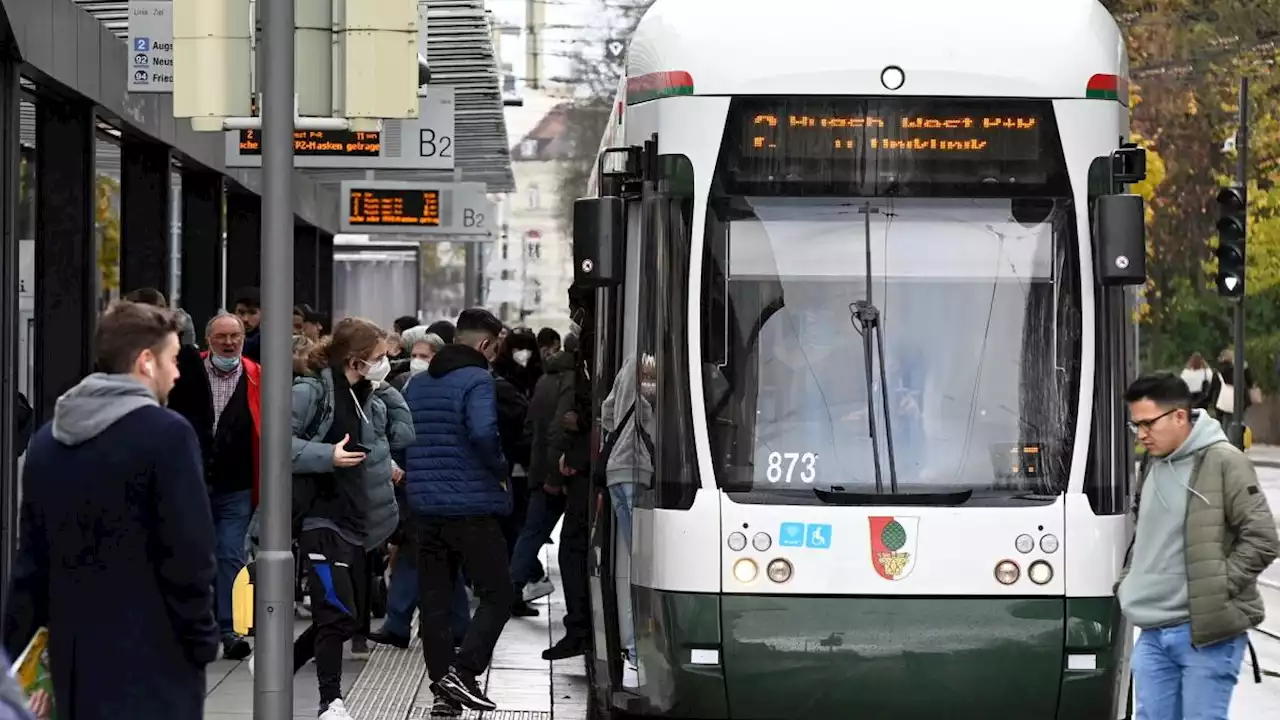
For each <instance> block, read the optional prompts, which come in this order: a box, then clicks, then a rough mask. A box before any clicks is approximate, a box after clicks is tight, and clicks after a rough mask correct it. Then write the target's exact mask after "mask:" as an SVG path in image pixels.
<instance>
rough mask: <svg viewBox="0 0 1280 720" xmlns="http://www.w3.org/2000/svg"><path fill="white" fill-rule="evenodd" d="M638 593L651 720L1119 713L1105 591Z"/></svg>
mask: <svg viewBox="0 0 1280 720" xmlns="http://www.w3.org/2000/svg"><path fill="white" fill-rule="evenodd" d="M634 591H635V602H636V604H635V617H636V621H637V622H636V625H637V641H638V651H639V654H640V660H641V667H642V675H641V682H642V687H641V688H640V692H641V694H642V695H644V696H645V700H646V701H647V702H646V704H647V705H648V707H649V709H650V710H651V711H654V712H655V714H658V715H662V716H666V717H686V718H721V717H730V718H735V719H742V720H756V719H759V720H766V719H767V720H777V719H780V718H788V719H791V718H797V719H798V718H835V717H845V716H847V713H848V712H850V711H854V712H857V713H858V716H859V717H868V718H885V719H886V720H887V719H893V720H901V719H903V718H916V717H920V718H926V717H927V718H937V717H941V716H940V715H939V714H938V713H939V712H940V711H944V710H945V717H948V718H957V719H963V718H982V719H983V720H989V719H990V718H1015V717H1016V718H1019V720H1037V719H1040V718H1043V719H1045V720H1076V719H1077V718H1080V719H1084V718H1088V719H1090V720H1097V719H1100V718H1108V717H1110V718H1114V717H1116V715H1115V710H1114V704H1113V703H1114V698H1115V697H1116V694H1117V693H1116V690H1117V682H1116V676H1117V671H1118V669H1119V667H1120V665H1121V662H1120V661H1121V657H1122V655H1121V652H1122V648H1123V647H1125V646H1124V644H1123V642H1122V637H1123V635H1124V634H1125V630H1124V626H1123V625H1122V624H1121V623H1120V620H1119V616H1118V613H1117V612H1116V610H1115V603H1114V601H1113V600H1112V599H1111V598H1085V599H1063V598H993V597H983V598H910V597H787V596H744V595H724V596H719V595H693V594H682V593H666V592H661V591H655V590H648V589H644V588H635V589H634ZM1069 657H1070V658H1072V662H1071V664H1070V668H1071V669H1068V667H1069V665H1068V658H1069Z"/></svg>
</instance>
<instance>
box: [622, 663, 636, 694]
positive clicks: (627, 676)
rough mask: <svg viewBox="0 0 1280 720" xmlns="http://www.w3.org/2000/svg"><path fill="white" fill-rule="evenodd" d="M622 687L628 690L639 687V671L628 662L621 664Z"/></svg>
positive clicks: (634, 665) (633, 664)
mask: <svg viewBox="0 0 1280 720" xmlns="http://www.w3.org/2000/svg"><path fill="white" fill-rule="evenodd" d="M622 687H624V688H629V689H635V688H638V687H640V669H639V668H637V667H636V664H635V663H633V662H631V661H630V660H625V661H623V663H622Z"/></svg>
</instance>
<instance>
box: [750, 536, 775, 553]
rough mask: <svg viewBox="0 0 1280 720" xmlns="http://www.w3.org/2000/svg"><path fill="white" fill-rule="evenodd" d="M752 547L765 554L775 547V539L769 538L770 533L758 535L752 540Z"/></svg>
mask: <svg viewBox="0 0 1280 720" xmlns="http://www.w3.org/2000/svg"><path fill="white" fill-rule="evenodd" d="M751 547H753V548H755V549H757V550H759V551H760V552H764V551H765V550H768V549H769V548H771V547H773V538H771V537H769V533H756V536H755V537H753V538H751Z"/></svg>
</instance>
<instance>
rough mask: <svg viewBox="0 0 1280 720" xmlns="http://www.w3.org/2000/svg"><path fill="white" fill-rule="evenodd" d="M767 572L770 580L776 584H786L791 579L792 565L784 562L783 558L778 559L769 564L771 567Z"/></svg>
mask: <svg viewBox="0 0 1280 720" xmlns="http://www.w3.org/2000/svg"><path fill="white" fill-rule="evenodd" d="M766 572H768V573H769V579H770V580H772V581H774V582H776V583H784V582H786V581H788V580H790V579H791V572H792V568H791V563H789V562H787V561H786V560H783V559H782V558H778V559H776V560H773V561H772V562H770V563H769V567H768V568H767V569H766Z"/></svg>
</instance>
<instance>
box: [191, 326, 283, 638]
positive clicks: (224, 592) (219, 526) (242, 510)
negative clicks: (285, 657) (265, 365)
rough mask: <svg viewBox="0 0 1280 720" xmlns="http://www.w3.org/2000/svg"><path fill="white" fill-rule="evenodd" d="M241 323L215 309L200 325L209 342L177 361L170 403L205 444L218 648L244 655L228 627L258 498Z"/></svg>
mask: <svg viewBox="0 0 1280 720" xmlns="http://www.w3.org/2000/svg"><path fill="white" fill-rule="evenodd" d="M245 335H246V333H245V326H244V323H243V322H242V321H241V320H240V318H238V317H236V316H235V315H232V314H231V313H227V312H223V313H219V314H218V315H217V316H216V317H214V318H213V319H212V320H210V321H209V324H208V326H207V327H206V328H205V339H206V341H207V342H208V350H207V351H206V352H205V353H203V354H202V355H200V360H199V363H200V364H199V365H198V366H196V367H192V368H183V372H182V376H181V377H180V378H179V379H178V382H177V384H175V385H174V387H173V392H171V393H170V395H169V408H170V409H171V410H173V411H175V412H177V413H179V414H180V415H182V416H183V417H185V418H186V419H187V421H188V422H190V423H191V427H193V428H195V431H196V436H197V437H199V438H200V447H201V449H202V450H203V451H204V466H205V471H204V476H205V480H206V481H208V484H209V504H210V505H211V507H212V509H213V522H214V527H215V529H216V530H217V535H218V550H217V554H218V574H217V580H216V584H215V588H216V590H215V594H214V602H215V606H216V610H217V615H218V625H219V627H220V628H221V630H222V654H223V657H225V658H227V659H229V660H243V659H245V658H247V657H249V654H250V653H251V652H252V649H251V648H250V647H249V642H248V641H247V640H245V639H244V638H243V637H241V636H240V635H238V634H237V633H236V631H235V622H234V614H233V613H232V608H231V588H232V585H233V584H234V583H235V579H236V575H237V574H239V572H240V570H241V568H243V567H244V565H245V561H246V558H245V534H246V533H247V532H248V529H249V520H250V518H251V517H252V515H253V508H254V507H255V506H256V505H257V500H258V493H257V490H258V443H259V440H260V438H261V413H260V408H261V401H260V398H261V387H262V385H261V370H260V369H259V367H258V364H257V363H255V362H254V361H252V360H250V359H249V358H247V357H245V356H244V345H245Z"/></svg>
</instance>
